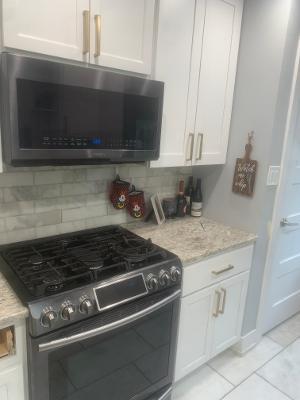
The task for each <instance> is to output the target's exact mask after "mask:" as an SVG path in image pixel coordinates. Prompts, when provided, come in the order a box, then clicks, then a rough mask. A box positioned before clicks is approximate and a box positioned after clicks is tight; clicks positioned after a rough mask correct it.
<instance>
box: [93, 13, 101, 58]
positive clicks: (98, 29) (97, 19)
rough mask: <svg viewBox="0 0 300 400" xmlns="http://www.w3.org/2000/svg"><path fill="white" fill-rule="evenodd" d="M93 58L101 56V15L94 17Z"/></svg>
mask: <svg viewBox="0 0 300 400" xmlns="http://www.w3.org/2000/svg"><path fill="white" fill-rule="evenodd" d="M95 30H96V31H95V34H96V36H95V54H94V56H95V57H99V56H100V54H101V15H95Z"/></svg>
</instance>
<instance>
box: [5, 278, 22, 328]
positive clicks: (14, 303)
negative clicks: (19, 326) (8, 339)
mask: <svg viewBox="0 0 300 400" xmlns="http://www.w3.org/2000/svg"><path fill="white" fill-rule="evenodd" d="M27 316H28V309H27V308H26V307H25V306H24V305H23V304H22V303H21V301H20V300H19V299H18V297H17V296H16V295H15V293H14V291H13V290H12V288H11V287H10V285H9V283H8V282H7V280H6V279H5V278H4V276H3V275H2V273H1V272H0V326H1V327H5V326H9V325H10V324H13V323H14V322H15V321H16V320H17V319H22V318H26V317H27Z"/></svg>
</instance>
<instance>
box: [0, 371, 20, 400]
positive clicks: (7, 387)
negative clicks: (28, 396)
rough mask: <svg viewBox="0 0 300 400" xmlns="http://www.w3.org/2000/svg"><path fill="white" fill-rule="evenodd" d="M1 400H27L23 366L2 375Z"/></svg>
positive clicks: (0, 377) (0, 376)
mask: <svg viewBox="0 0 300 400" xmlns="http://www.w3.org/2000/svg"><path fill="white" fill-rule="evenodd" d="M0 400H25V392H24V385H23V376H22V367H21V366H16V367H13V368H10V369H8V370H5V371H3V372H1V373H0Z"/></svg>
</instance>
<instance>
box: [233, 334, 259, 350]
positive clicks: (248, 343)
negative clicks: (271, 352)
mask: <svg viewBox="0 0 300 400" xmlns="http://www.w3.org/2000/svg"><path fill="white" fill-rule="evenodd" d="M260 339H261V335H259V333H258V332H257V330H256V329H254V330H253V331H251V332H249V333H247V335H245V336H242V337H241V339H240V341H239V342H238V343H237V344H235V345H234V346H233V347H232V350H233V351H235V352H236V353H238V354H239V355H243V354H245V353H247V351H249V350H251V349H252V348H253V347H254V346H256V345H257V343H258V342H259V341H260Z"/></svg>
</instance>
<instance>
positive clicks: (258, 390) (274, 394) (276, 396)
mask: <svg viewBox="0 0 300 400" xmlns="http://www.w3.org/2000/svg"><path fill="white" fill-rule="evenodd" d="M190 400H194V399H192V398H191V399H190ZM195 400H197V399H196V398H195ZM224 400H289V398H288V397H287V396H285V395H284V394H283V393H281V392H280V391H279V390H277V389H276V388H274V387H273V386H272V385H270V384H269V383H268V382H266V381H265V380H264V379H262V378H260V377H259V376H257V375H256V374H253V375H252V376H251V377H250V378H248V379H247V380H246V381H244V382H243V383H242V384H241V385H239V386H238V387H237V388H236V389H234V390H233V391H232V392H231V393H229V394H228V395H227V396H225V397H224Z"/></svg>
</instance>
